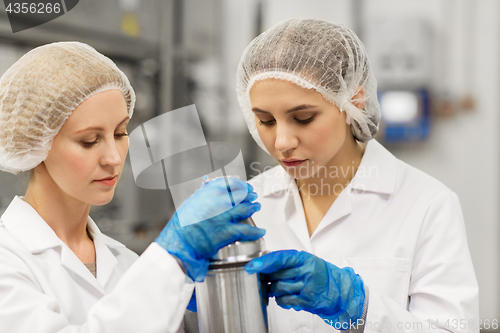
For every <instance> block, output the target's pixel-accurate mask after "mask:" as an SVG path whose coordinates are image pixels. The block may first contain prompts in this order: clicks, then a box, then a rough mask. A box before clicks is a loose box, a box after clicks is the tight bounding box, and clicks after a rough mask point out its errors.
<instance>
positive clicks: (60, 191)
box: [43, 90, 129, 205]
mask: <svg viewBox="0 0 500 333" xmlns="http://www.w3.org/2000/svg"><path fill="white" fill-rule="evenodd" d="M128 121H129V117H128V112H127V105H126V103H125V99H124V98H123V95H122V93H121V92H120V91H119V90H107V91H104V92H101V93H98V94H96V95H94V96H92V97H90V98H88V99H86V100H85V101H83V102H82V103H81V104H80V105H78V107H77V108H76V109H75V110H73V112H72V113H71V115H70V116H69V118H68V119H67V120H66V122H65V123H64V125H63V126H62V128H61V130H60V131H59V133H58V134H57V135H56V137H55V138H54V142H53V143H52V148H51V149H50V151H49V154H48V156H47V158H46V159H45V161H44V162H43V164H44V166H45V168H46V170H47V174H48V176H49V178H50V180H49V182H50V183H51V186H52V187H53V188H55V190H54V191H56V192H57V193H54V194H55V195H61V196H63V197H64V198H70V199H75V200H77V201H80V202H83V203H88V204H92V205H103V204H106V203H108V202H109V201H111V199H112V198H113V194H114V191H115V187H116V183H117V182H118V180H119V179H120V176H121V173H122V170H123V165H124V162H125V157H126V156H127V151H128V137H127V135H128V134H127V130H126V126H127V124H128Z"/></svg>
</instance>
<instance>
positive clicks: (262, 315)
mask: <svg viewBox="0 0 500 333" xmlns="http://www.w3.org/2000/svg"><path fill="white" fill-rule="evenodd" d="M242 223H247V224H250V225H255V224H254V223H253V221H252V220H251V219H247V220H245V221H243V222H242ZM264 251H265V245H264V240H263V239H262V238H261V239H258V240H256V241H252V242H235V243H234V244H230V245H228V246H226V247H224V248H222V249H220V250H219V252H218V253H217V255H216V256H215V257H214V258H213V259H212V261H211V262H210V267H209V271H208V274H207V276H206V277H205V281H203V282H202V283H196V303H197V307H198V323H199V327H200V333H266V332H268V327H267V305H266V304H267V298H265V299H262V298H261V297H260V295H259V282H258V279H257V274H251V275H250V274H248V273H247V272H246V271H245V270H244V268H243V267H244V266H245V264H246V263H247V262H249V261H250V260H252V259H253V258H257V257H260V256H261V255H262V254H263V253H264Z"/></svg>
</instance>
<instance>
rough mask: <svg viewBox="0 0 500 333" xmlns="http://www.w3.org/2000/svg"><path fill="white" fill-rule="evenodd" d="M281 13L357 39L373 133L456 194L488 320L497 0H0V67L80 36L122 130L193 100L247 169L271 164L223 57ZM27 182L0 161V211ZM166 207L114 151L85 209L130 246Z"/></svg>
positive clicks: (497, 144)
mask: <svg viewBox="0 0 500 333" xmlns="http://www.w3.org/2000/svg"><path fill="white" fill-rule="evenodd" d="M290 17H312V18H319V19H325V20H329V21H334V22H338V23H342V24H344V25H346V26H347V27H349V28H351V29H352V30H354V31H355V32H356V33H357V34H358V36H360V38H361V40H362V41H363V42H364V43H365V45H366V48H367V51H368V55H369V57H370V60H371V63H372V66H373V69H374V72H375V76H376V78H377V80H378V83H379V100H380V101H381V104H382V110H383V121H382V124H381V130H380V134H379V137H378V140H379V141H380V142H382V143H383V144H384V145H385V146H386V147H387V148H388V149H389V150H390V151H392V152H393V153H394V154H395V155H396V156H397V157H398V158H400V159H402V160H403V161H405V162H407V163H409V164H410V165H412V166H414V167H416V168H419V169H421V170H423V171H424V172H426V173H428V174H430V175H432V176H434V177H435V178H437V179H438V180H440V181H441V182H443V183H444V184H446V185H447V186H448V187H450V188H451V189H452V190H453V191H455V192H456V193H457V194H458V196H459V198H460V200H461V204H462V209H463V214H464V219H465V223H466V229H467V235H468V241H469V247H470V251H471V255H472V259H473V262H474V266H475V270H476V275H477V279H478V282H479V286H480V313H481V319H483V320H490V321H492V320H494V319H497V320H498V319H499V317H500V302H499V299H500V288H499V284H500V279H499V277H500V276H499V275H500V272H499V266H500V249H499V246H498V243H499V238H500V230H499V229H500V228H499V225H500V214H499V213H500V159H499V157H500V131H499V126H500V101H499V96H500V80H499V76H500V1H498V0H308V1H305V0H105V1H102V0H81V1H79V3H78V5H77V6H76V7H75V8H73V9H72V10H71V11H68V12H67V13H66V14H65V15H63V16H61V17H59V18H57V19H54V20H53V21H50V22H48V23H46V24H43V25H40V26H37V27H34V28H31V29H28V30H24V31H20V32H16V33H13V32H12V30H11V26H10V24H9V19H8V17H7V14H6V11H5V7H4V6H3V4H2V5H0V73H3V72H4V71H5V70H7V68H9V66H10V65H12V64H13V63H14V62H15V61H16V60H17V59H19V57H21V56H22V55H23V54H24V53H26V52H27V51H28V50H30V49H32V48H33V47H36V46H39V45H42V44H45V43H49V42H55V41H69V40H76V41H81V42H85V43H88V44H90V45H91V46H93V47H95V48H96V49H97V50H98V51H100V52H101V53H104V54H105V55H107V56H108V57H110V58H111V59H113V60H114V61H115V62H116V63H117V65H118V66H119V67H120V68H121V69H122V70H123V71H124V72H125V73H126V75H127V76H128V77H129V79H130V80H131V83H132V86H133V87H134V89H135V90H136V93H137V105H136V109H135V114H134V117H133V118H132V121H131V122H130V125H129V132H131V131H132V130H133V129H134V128H136V127H137V126H139V125H140V124H142V123H144V122H145V121H147V120H149V119H151V118H153V117H155V116H158V115H161V114H163V113H165V112H168V111H171V110H174V109H177V108H180V107H183V106H187V105H190V104H196V107H197V109H198V114H199V117H200V120H201V123H202V127H203V131H204V134H205V137H206V139H207V141H210V142H213V141H221V142H233V143H236V144H238V146H239V147H240V149H241V151H242V153H243V157H244V161H245V163H246V165H247V177H248V178H251V177H252V176H255V175H257V174H258V173H259V171H258V170H263V169H264V168H265V167H267V166H270V165H274V164H275V163H274V161H273V160H272V159H271V158H270V157H269V156H268V155H267V154H266V153H265V152H263V151H262V150H261V149H260V148H259V147H258V146H257V145H256V143H255V142H254V141H253V139H252V138H251V136H250V135H249V134H248V131H247V128H246V125H245V122H244V119H243V116H242V114H241V111H240V110H239V106H238V103H237V100H236V94H235V73H236V67H237V64H238V61H239V58H240V55H241V53H242V52H243V49H244V48H245V47H246V45H247V44H248V43H249V42H250V41H251V40H252V39H253V38H254V37H255V36H257V35H258V34H259V33H260V32H262V31H264V30H266V29H268V28H269V27H271V26H273V25H274V24H276V23H278V22H280V21H282V20H284V19H287V18H290ZM253 162H258V163H254V164H253V167H252V168H249V166H250V164H251V163H253ZM28 181H29V179H28V178H27V175H19V176H14V175H11V174H7V173H0V213H1V212H3V210H4V209H5V208H6V207H7V205H8V204H9V202H10V200H11V199H12V197H13V196H14V195H16V194H17V195H23V193H24V190H25V188H26V186H27V183H28ZM173 212H174V205H173V203H172V198H171V195H170V193H169V192H168V191H165V190H163V191H162V190H146V189H141V188H139V187H138V186H136V184H135V182H134V177H133V174H132V170H131V167H130V161H127V162H126V169H125V172H124V174H123V176H122V180H121V182H120V183H119V185H118V188H117V191H116V196H115V199H114V200H113V201H112V202H111V203H110V204H108V205H106V206H103V207H94V208H93V209H92V211H91V216H92V217H93V219H94V220H95V221H96V222H97V224H98V225H99V227H100V228H101V230H102V231H103V232H104V233H107V234H109V235H110V236H112V237H114V238H116V239H118V240H119V241H121V242H123V243H124V244H126V245H127V246H128V247H130V248H131V249H133V250H134V251H136V252H138V253H141V252H142V251H143V250H144V249H145V248H146V247H147V246H148V245H149V243H150V242H152V241H153V240H154V239H155V238H156V236H157V235H158V233H159V231H160V230H161V229H162V228H163V226H164V225H165V223H166V222H167V221H168V220H169V218H170V217H171V215H172V214H173Z"/></svg>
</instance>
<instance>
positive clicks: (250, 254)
mask: <svg viewBox="0 0 500 333" xmlns="http://www.w3.org/2000/svg"><path fill="white" fill-rule="evenodd" d="M263 248H264V240H263V239H262V238H260V239H258V240H256V241H253V242H235V243H234V244H230V245H228V246H226V247H224V248H222V249H220V250H219V252H217V256H216V257H215V258H214V259H212V261H211V262H210V266H211V267H212V266H213V267H214V268H215V266H217V267H218V266H221V265H225V264H229V263H242V262H245V263H247V262H249V261H250V260H252V259H253V258H257V257H260V256H261V255H262V254H263V251H262V249H263Z"/></svg>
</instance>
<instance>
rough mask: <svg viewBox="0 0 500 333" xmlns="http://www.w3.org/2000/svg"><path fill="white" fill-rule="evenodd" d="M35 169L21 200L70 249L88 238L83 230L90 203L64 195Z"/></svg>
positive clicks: (80, 245)
mask: <svg viewBox="0 0 500 333" xmlns="http://www.w3.org/2000/svg"><path fill="white" fill-rule="evenodd" d="M36 172H37V171H36V170H35V171H34V172H33V173H34V174H33V176H32V178H31V181H30V183H29V185H28V189H27V191H26V195H25V197H24V201H26V202H27V203H29V204H30V205H31V206H32V207H33V208H34V209H35V210H36V211H37V212H38V214H39V215H40V216H41V217H42V218H43V220H44V221H45V222H46V223H47V224H48V225H49V226H50V227H51V228H52V230H54V232H55V233H56V235H57V237H59V239H61V240H62V241H63V242H64V243H65V244H66V245H68V247H69V248H70V249H72V250H73V252H75V253H77V252H79V251H80V249H81V248H83V247H84V246H85V245H88V242H89V241H91V240H90V238H89V235H88V233H87V218H88V214H89V211H90V204H88V203H85V202H82V201H79V200H76V199H75V198H72V197H69V196H68V195H66V194H65V193H64V192H63V191H62V190H61V189H60V188H59V187H58V186H57V185H56V184H55V183H54V182H53V181H50V180H49V179H47V177H43V176H41V175H35V173H36Z"/></svg>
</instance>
